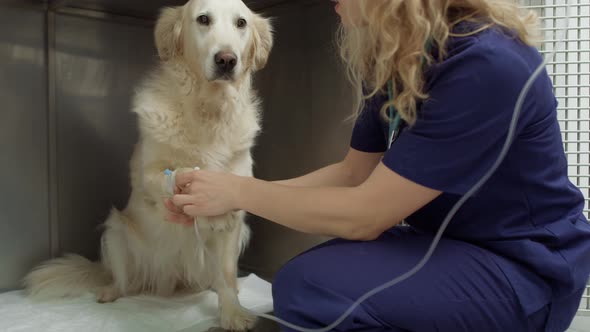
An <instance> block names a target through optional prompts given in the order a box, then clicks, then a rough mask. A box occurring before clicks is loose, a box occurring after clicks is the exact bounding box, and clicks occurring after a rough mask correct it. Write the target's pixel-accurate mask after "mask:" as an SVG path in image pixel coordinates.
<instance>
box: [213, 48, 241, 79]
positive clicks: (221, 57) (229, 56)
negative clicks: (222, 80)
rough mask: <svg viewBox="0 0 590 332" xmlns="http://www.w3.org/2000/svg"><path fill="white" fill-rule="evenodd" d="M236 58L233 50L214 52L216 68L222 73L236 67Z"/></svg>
mask: <svg viewBox="0 0 590 332" xmlns="http://www.w3.org/2000/svg"><path fill="white" fill-rule="evenodd" d="M237 63H238V58H237V57H236V55H235V54H234V53H233V52H219V53H217V54H215V64H217V69H218V70H219V71H220V72H221V73H223V74H226V73H230V72H231V71H232V70H234V68H235V67H236V64H237Z"/></svg>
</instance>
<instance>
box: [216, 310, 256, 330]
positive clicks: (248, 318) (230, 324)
mask: <svg viewBox="0 0 590 332" xmlns="http://www.w3.org/2000/svg"><path fill="white" fill-rule="evenodd" d="M255 324H256V317H255V316H254V315H251V314H250V313H248V312H247V311H246V310H245V309H244V308H242V307H241V306H239V305H232V306H229V307H228V308H222V309H221V327H222V328H223V329H224V330H228V331H247V330H250V329H252V328H253V327H254V325H255Z"/></svg>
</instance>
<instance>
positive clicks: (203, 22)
mask: <svg viewBox="0 0 590 332" xmlns="http://www.w3.org/2000/svg"><path fill="white" fill-rule="evenodd" d="M197 22H198V23H199V24H200V25H209V23H211V20H209V16H207V15H201V16H199V17H197Z"/></svg>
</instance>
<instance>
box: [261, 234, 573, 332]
mask: <svg viewBox="0 0 590 332" xmlns="http://www.w3.org/2000/svg"><path fill="white" fill-rule="evenodd" d="M432 238H433V236H432V235H431V234H420V233H418V232H416V231H414V230H412V229H411V228H409V227H396V228H393V229H392V230H390V231H388V232H387V233H384V234H383V235H382V236H381V237H380V238H379V239H377V240H375V241H371V242H356V241H346V240H340V239H338V240H332V241H328V242H326V243H324V244H322V245H320V246H317V247H315V248H313V249H311V250H309V251H307V252H305V253H304V254H302V255H300V256H298V257H296V258H294V259H292V260H291V261H290V262H288V263H287V264H286V265H285V266H284V267H283V268H282V269H281V270H280V271H279V273H278V274H277V276H276V279H275V281H274V283H273V297H274V306H275V307H274V310H275V314H276V315H277V316H278V317H280V318H282V319H285V320H287V321H288V322H291V323H294V324H297V325H299V326H303V327H307V328H322V327H325V326H327V325H328V324H331V323H332V322H334V321H335V320H336V319H337V318H338V317H339V316H340V315H341V314H342V313H343V312H345V311H346V310H347V309H348V308H349V307H350V305H351V304H352V303H354V301H356V300H357V299H358V298H359V297H361V296H362V295H363V294H364V293H366V292H367V291H368V290H370V289H373V288H374V287H376V286H379V285H381V284H383V283H384V282H387V281H389V280H391V279H393V278H394V277H396V276H399V275H400V274H402V273H404V272H406V271H407V270H409V269H410V268H412V267H413V266H414V265H415V264H416V263H418V261H419V260H420V259H421V258H422V256H423V255H424V253H425V252H426V250H427V248H428V246H429V245H430V243H431V241H432ZM491 255H492V254H491V253H490V252H488V251H486V250H484V249H482V248H479V247H477V246H474V245H471V244H468V243H466V242H461V241H456V240H452V239H448V238H443V239H442V240H441V242H440V244H439V246H438V248H437V249H436V250H435V253H434V255H433V257H432V258H431V260H430V261H429V262H428V263H427V264H426V266H424V268H423V269H422V270H420V271H419V272H418V273H417V274H415V275H414V276H412V277H411V278H409V279H406V280H405V281H402V282H401V283H399V284H397V285H394V286H393V287H391V288H389V289H387V290H385V291H383V292H381V293H379V294H376V295H374V296H373V297H371V298H369V299H368V300H367V301H366V302H364V303H363V304H361V306H360V307H358V308H357V309H356V310H355V311H354V312H353V314H352V315H351V316H349V317H348V318H347V319H346V320H345V321H344V322H343V323H341V324H340V325H339V326H338V327H337V328H335V329H334V331H412V332H414V331H416V332H429V331H442V332H447V331H448V332H461V331H477V332H487V331H545V325H546V323H547V319H548V316H549V312H550V309H549V306H547V307H545V308H543V309H542V310H540V311H538V312H536V313H534V314H533V315H529V316H527V315H526V314H525V313H524V312H523V310H522V309H521V307H520V304H519V302H518V300H517V297H516V294H515V293H514V290H513V289H512V287H511V286H510V284H509V282H508V280H507V278H506V276H505V275H504V274H503V273H502V271H501V270H500V268H499V267H498V266H497V264H496V263H495V262H494V260H492V259H491V258H490V256H491ZM580 295H581V294H580ZM575 301H578V302H575ZM573 304H574V305H573V308H574V309H573V313H568V317H565V319H566V320H569V322H571V320H572V319H573V315H574V313H575V309H576V308H577V306H578V304H579V297H578V298H577V299H574V303H573ZM569 305H570V307H571V304H569ZM569 311H570V312H571V311H572V310H569ZM562 318H563V317H562ZM568 325H569V323H568ZM282 331H291V330H290V329H288V328H286V327H282Z"/></svg>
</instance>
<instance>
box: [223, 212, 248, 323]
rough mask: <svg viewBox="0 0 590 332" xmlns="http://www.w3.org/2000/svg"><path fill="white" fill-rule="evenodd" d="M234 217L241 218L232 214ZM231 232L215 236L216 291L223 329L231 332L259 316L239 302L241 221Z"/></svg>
mask: <svg viewBox="0 0 590 332" xmlns="http://www.w3.org/2000/svg"><path fill="white" fill-rule="evenodd" d="M231 218H240V216H235V215H232V216H231ZM233 223H235V227H233V228H232V229H231V231H228V232H223V233H218V234H217V235H216V240H215V247H214V250H215V251H216V253H217V257H215V258H213V259H216V265H217V268H216V271H215V272H216V273H218V275H217V277H216V278H215V281H214V283H213V288H214V289H215V291H216V292H217V295H218V298H219V313H220V317H221V327H222V328H224V329H226V330H230V331H245V330H248V329H251V328H252V327H253V326H254V324H255V323H256V317H254V316H252V315H251V314H249V313H248V312H247V311H246V310H245V309H244V308H243V307H242V305H241V304H240V302H239V300H238V258H239V256H240V251H241V249H240V241H241V239H240V236H241V232H242V229H241V228H242V227H245V226H244V225H243V223H242V220H241V219H237V220H235V221H234V222H233Z"/></svg>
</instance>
